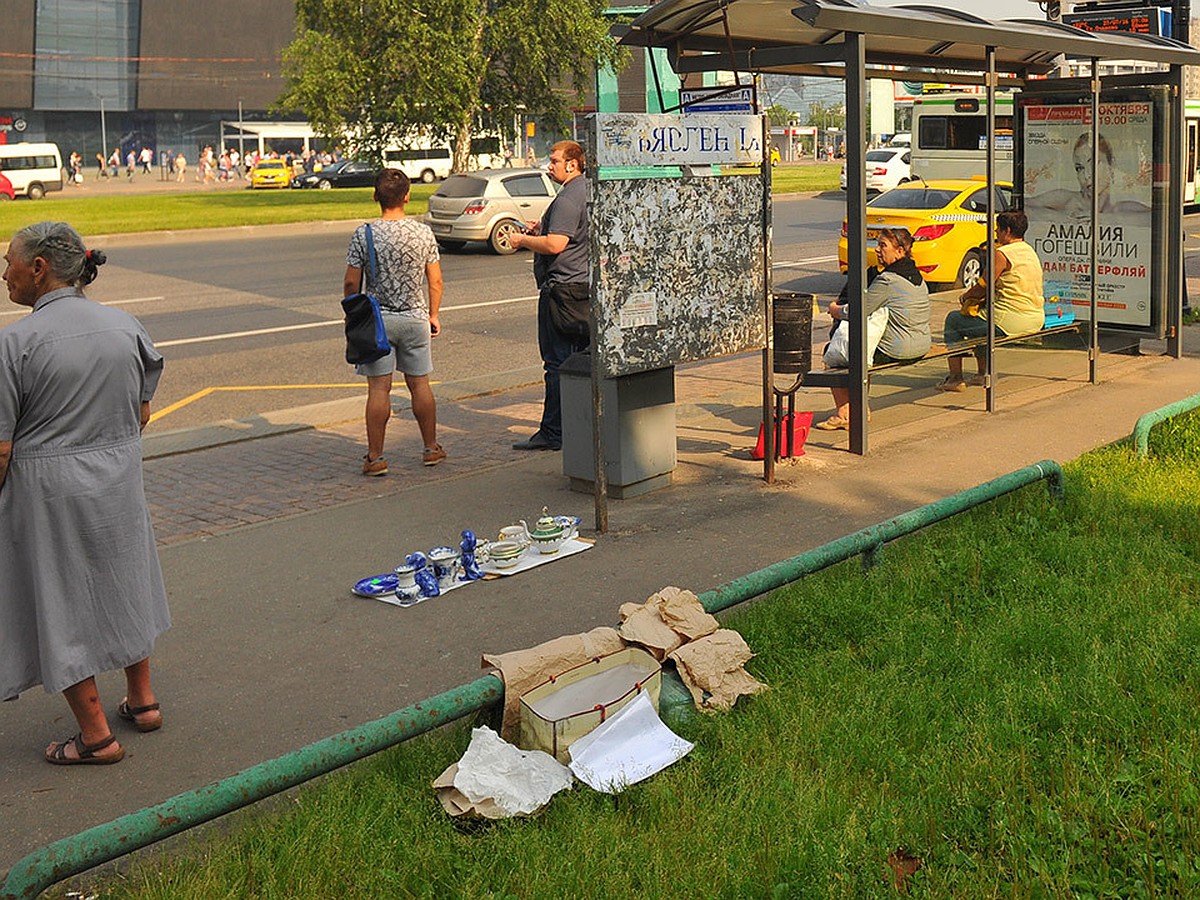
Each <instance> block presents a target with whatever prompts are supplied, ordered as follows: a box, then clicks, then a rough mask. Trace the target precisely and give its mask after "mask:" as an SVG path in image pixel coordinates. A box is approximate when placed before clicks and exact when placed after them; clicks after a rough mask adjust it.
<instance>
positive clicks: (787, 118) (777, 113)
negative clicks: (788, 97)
mask: <svg viewBox="0 0 1200 900" xmlns="http://www.w3.org/2000/svg"><path fill="white" fill-rule="evenodd" d="M767 120H768V121H769V122H770V123H771V124H772V125H791V124H792V123H793V122H795V121H796V114H795V113H794V112H792V111H791V110H790V109H788V108H787V107H786V106H780V105H779V104H778V103H777V104H775V105H774V106H769V107H767Z"/></svg>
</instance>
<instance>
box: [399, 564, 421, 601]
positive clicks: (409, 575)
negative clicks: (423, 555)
mask: <svg viewBox="0 0 1200 900" xmlns="http://www.w3.org/2000/svg"><path fill="white" fill-rule="evenodd" d="M392 571H394V572H395V573H396V578H397V579H398V583H397V585H396V596H397V597H399V598H400V599H401V600H411V599H412V598H413V597H416V596H418V595H419V594H420V593H421V589H420V588H419V587H417V577H416V571H417V567H416V566H413V565H409V564H408V563H404V564H403V565H399V566H396V568H395V569H393V570H392Z"/></svg>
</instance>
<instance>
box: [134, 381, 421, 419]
mask: <svg viewBox="0 0 1200 900" xmlns="http://www.w3.org/2000/svg"><path fill="white" fill-rule="evenodd" d="M430 383H431V384H435V383H436V382H430ZM365 386H366V383H365V382H362V381H356V382H353V383H351V384H236V385H221V386H219V387H207V388H204V390H201V391H196V393H194V394H192V395H190V396H188V397H184V398H183V399H182V400H177V401H176V402H174V403H172V404H171V405H170V406H164V407H163V408H162V409H160V410H159V411H158V412H156V413H152V414H151V416H150V421H151V422H157V421H158V420H159V419H161V418H163V417H164V416H169V415H170V414H171V413H173V412H176V411H178V410H180V409H183V408H184V407H185V406H188V405H189V404H192V403H195V402H196V401H197V400H201V399H203V398H205V397H207V396H208V395H209V394H215V393H217V392H218V391H312V390H321V389H323V388H358V389H359V390H361V389H362V388H363V387H365Z"/></svg>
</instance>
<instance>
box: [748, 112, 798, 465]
mask: <svg viewBox="0 0 1200 900" xmlns="http://www.w3.org/2000/svg"><path fill="white" fill-rule="evenodd" d="M754 109H755V112H757V111H758V106H757V103H756V104H755V107H754ZM770 138H771V123H770V121H769V120H768V119H767V117H766V116H763V117H762V147H763V160H762V169H761V171H762V191H763V193H762V230H763V258H762V266H763V310H764V314H765V316H766V340H765V343H764V346H763V363H762V366H763V373H762V374H763V383H762V420H763V481H765V482H766V483H767V484H774V483H775V442H776V440H778V438H777V437H776V436H775V434H776V430H777V429H779V428H784V427H787V428H791V427H792V424H791V422H790V421H788V422H784V421H778V422H777V421H776V420H775V294H774V285H773V284H772V282H771V154H770V151H769V150H768V148H767V142H768V141H769V140H770Z"/></svg>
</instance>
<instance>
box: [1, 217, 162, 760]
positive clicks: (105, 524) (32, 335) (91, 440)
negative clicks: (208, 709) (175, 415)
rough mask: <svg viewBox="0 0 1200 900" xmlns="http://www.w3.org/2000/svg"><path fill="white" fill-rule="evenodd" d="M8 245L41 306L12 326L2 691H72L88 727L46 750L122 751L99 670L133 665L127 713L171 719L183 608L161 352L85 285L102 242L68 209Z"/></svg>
mask: <svg viewBox="0 0 1200 900" xmlns="http://www.w3.org/2000/svg"><path fill="white" fill-rule="evenodd" d="M4 259H5V262H6V263H7V267H6V268H5V270H4V281H5V284H6V285H7V286H8V296H9V299H10V300H11V301H12V302H13V303H16V304H17V305H19V306H28V307H31V308H32V312H31V313H30V314H29V315H27V316H25V317H24V318H23V319H21V320H19V321H17V322H15V323H14V324H12V325H10V326H8V327H7V328H5V329H3V330H2V331H0V584H3V585H4V590H3V591H0V698H2V699H12V698H14V697H16V696H17V695H18V694H19V693H20V692H21V691H23V690H26V689H27V688H30V687H32V686H34V685H37V684H41V685H43V686H44V687H45V689H46V690H47V691H48V692H58V691H61V692H62V693H63V695H64V696H65V698H66V700H67V704H68V705H69V706H70V708H71V712H72V713H73V714H74V716H75V719H76V721H77V723H78V725H79V732H78V734H76V735H75V736H74V737H71V738H67V739H66V740H63V741H55V742H53V743H51V744H50V745H49V746H48V747H47V748H46V754H45V756H46V760H47V761H48V762H51V763H54V764H55V765H78V764H88V765H97V764H107V763H115V762H117V761H118V760H120V759H121V758H122V757H124V755H125V749H124V748H123V747H122V746H121V745H120V744H119V743H118V742H117V740H116V738H115V737H114V736H113V734H112V731H111V730H110V728H109V724H108V719H107V717H106V716H105V713H104V709H103V707H102V706H101V705H100V698H99V695H98V693H97V690H96V681H95V675H96V674H97V673H98V672H105V671H111V670H113V669H124V670H125V679H126V687H127V695H126V697H125V699H124V700H122V701H121V703H120V704H119V705H118V707H117V710H116V712H117V715H118V716H119V717H120V718H123V719H126V720H128V721H129V722H130V723H131V724H132V725H133V726H134V727H136V728H137V729H138V730H139V731H153V730H154V729H156V728H158V727H159V726H160V725H161V724H162V714H161V713H160V712H159V708H158V702H157V699H156V698H155V696H154V692H153V689H152V688H151V686H150V653H151V650H152V649H153V646H154V641H155V639H156V638H157V637H158V635H160V634H161V633H162V632H163V631H165V630H166V629H167V628H168V627H169V626H170V623H171V622H170V614H169V612H168V610H167V598H166V591H165V590H164V588H163V582H162V572H161V570H160V569H159V564H158V554H157V552H156V551H155V547H154V534H153V531H152V529H151V526H150V515H149V512H148V510H147V508H146V498H145V492H144V489H143V484H142V450H141V429H142V428H143V427H144V426H145V424H146V422H147V421H149V417H150V399H151V397H152V396H153V394H154V389H155V387H156V385H157V383H158V378H159V375H160V374H161V372H162V356H161V355H159V353H158V352H157V351H156V350H155V349H154V344H153V343H152V342H151V340H150V337H149V335H147V334H146V331H145V330H144V329H143V328H142V326H141V324H140V323H139V322H138V321H137V320H136V319H134V318H133V317H132V316H130V315H128V314H127V313H124V312H121V311H120V310H116V309H113V308H112V307H108V306H101V305H100V304H98V303H93V302H92V301H91V300H88V299H87V298H86V297H85V296H84V295H83V292H82V288H83V287H84V286H85V285H87V284H89V283H91V281H92V280H93V279H94V278H95V277H96V268H97V266H99V265H101V264H103V263H104V254H103V253H101V252H100V251H98V250H86V249H85V248H84V245H83V240H82V239H81V238H80V236H79V235H78V234H77V233H76V232H75V230H74V229H73V228H71V227H70V226H69V225H67V224H65V223H63V222H40V223H38V224H36V225H30V226H29V227H28V228H25V229H23V230H22V231H19V232H18V233H17V234H16V235H15V236H14V237H13V239H12V241H11V243H10V244H9V247H8V252H7V253H6V254H5V256H4Z"/></svg>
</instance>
